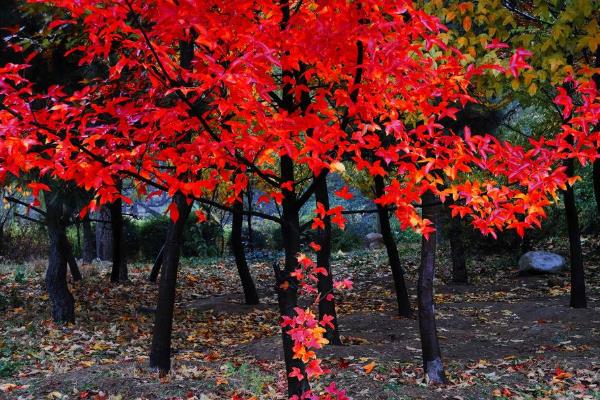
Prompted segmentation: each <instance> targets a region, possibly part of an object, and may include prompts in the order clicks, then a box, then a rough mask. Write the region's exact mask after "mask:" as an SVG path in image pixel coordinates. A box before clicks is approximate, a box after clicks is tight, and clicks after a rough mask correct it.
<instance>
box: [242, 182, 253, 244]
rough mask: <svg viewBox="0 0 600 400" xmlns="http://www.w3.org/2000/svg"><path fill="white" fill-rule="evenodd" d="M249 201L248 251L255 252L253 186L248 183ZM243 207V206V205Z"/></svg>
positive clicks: (247, 195) (247, 218)
mask: <svg viewBox="0 0 600 400" xmlns="http://www.w3.org/2000/svg"><path fill="white" fill-rule="evenodd" d="M246 197H247V199H248V215H247V216H246V224H247V226H248V249H249V250H250V251H252V250H254V232H253V230H252V198H253V195H252V186H251V184H250V183H248V190H247V193H246ZM242 206H243V204H242Z"/></svg>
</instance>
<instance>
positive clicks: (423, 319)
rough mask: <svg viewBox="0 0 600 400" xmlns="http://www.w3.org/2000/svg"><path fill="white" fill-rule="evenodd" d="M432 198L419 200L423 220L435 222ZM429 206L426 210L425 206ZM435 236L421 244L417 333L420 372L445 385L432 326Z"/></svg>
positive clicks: (433, 316)
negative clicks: (419, 339) (420, 361)
mask: <svg viewBox="0 0 600 400" xmlns="http://www.w3.org/2000/svg"><path fill="white" fill-rule="evenodd" d="M435 200H436V199H435V196H434V195H433V194H432V193H431V192H426V193H425V194H423V196H422V201H421V203H422V204H423V205H424V206H423V218H426V219H428V220H429V221H431V222H434V221H435V220H436V219H437V216H438V206H437V205H431V204H433V203H434V202H435ZM428 204H429V206H425V205H428ZM435 251H436V233H435V232H432V233H430V234H429V238H427V239H426V238H425V237H423V239H422V242H421V265H420V268H419V281H418V283H417V299H418V304H419V333H420V335H421V349H422V352H423V369H424V370H425V373H426V374H427V376H428V377H429V380H430V382H433V383H444V382H446V375H445V373H444V365H443V363H442V355H441V351H440V344H439V341H438V336H437V328H436V323H435V304H434V300H433V278H434V276H435Z"/></svg>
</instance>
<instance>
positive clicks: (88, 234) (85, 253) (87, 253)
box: [81, 216, 96, 264]
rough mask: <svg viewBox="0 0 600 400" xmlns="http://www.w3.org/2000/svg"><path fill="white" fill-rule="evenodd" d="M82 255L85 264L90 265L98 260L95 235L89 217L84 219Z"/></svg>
mask: <svg viewBox="0 0 600 400" xmlns="http://www.w3.org/2000/svg"><path fill="white" fill-rule="evenodd" d="M81 253H82V258H83V263H84V264H89V263H91V262H92V261H93V260H94V258H96V254H95V253H96V249H95V247H94V233H93V232H92V223H91V222H90V218H89V216H86V217H85V218H84V219H83V249H82V252H81Z"/></svg>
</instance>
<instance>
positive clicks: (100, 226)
mask: <svg viewBox="0 0 600 400" xmlns="http://www.w3.org/2000/svg"><path fill="white" fill-rule="evenodd" d="M98 214H99V215H98V217H99V219H100V220H101V221H103V222H98V223H97V224H96V256H97V257H98V258H99V259H100V260H101V261H107V260H110V259H111V258H112V255H113V251H112V233H111V230H112V224H111V222H110V209H109V207H108V206H104V207H102V208H101V209H100V212H99V213H98Z"/></svg>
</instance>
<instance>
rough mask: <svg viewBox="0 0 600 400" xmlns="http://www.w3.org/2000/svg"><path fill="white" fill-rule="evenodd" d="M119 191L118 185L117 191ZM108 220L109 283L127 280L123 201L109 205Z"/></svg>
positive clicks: (119, 200) (116, 201)
mask: <svg viewBox="0 0 600 400" xmlns="http://www.w3.org/2000/svg"><path fill="white" fill-rule="evenodd" d="M120 189H121V187H120V185H119V190H120ZM109 207H110V220H111V222H112V250H113V253H112V263H113V264H112V271H111V273H110V280H111V282H124V281H126V280H127V260H126V257H125V235H124V222H123V200H121V199H118V200H115V201H113V202H112V203H110V206H109Z"/></svg>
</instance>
